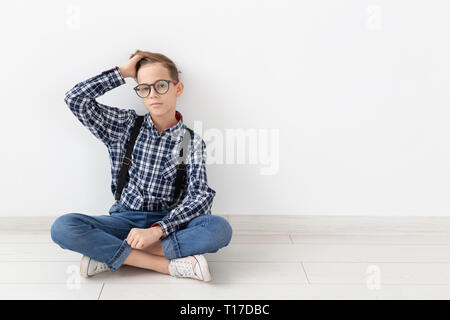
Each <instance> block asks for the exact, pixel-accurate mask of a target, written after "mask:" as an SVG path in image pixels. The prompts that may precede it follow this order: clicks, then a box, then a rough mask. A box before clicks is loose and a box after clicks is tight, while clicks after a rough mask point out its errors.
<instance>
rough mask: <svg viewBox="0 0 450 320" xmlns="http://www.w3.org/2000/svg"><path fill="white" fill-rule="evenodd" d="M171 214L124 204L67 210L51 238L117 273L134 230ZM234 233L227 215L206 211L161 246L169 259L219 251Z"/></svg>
mask: <svg viewBox="0 0 450 320" xmlns="http://www.w3.org/2000/svg"><path fill="white" fill-rule="evenodd" d="M168 213H169V211H168V210H164V211H153V212H145V211H137V210H132V209H130V208H128V207H126V206H125V205H123V204H121V203H115V204H113V205H112V207H111V208H110V209H109V215H100V216H89V215H86V214H81V213H66V214H63V215H61V216H59V217H58V218H57V219H56V220H55V221H54V222H53V224H52V227H51V237H52V240H53V241H54V242H55V243H56V244H58V245H59V246H60V247H61V248H63V249H68V250H72V251H76V252H79V253H81V254H83V255H86V256H88V257H91V258H93V259H94V260H97V261H100V262H105V263H106V264H107V265H108V267H109V268H110V270H111V271H113V272H114V271H116V270H117V269H119V268H120V267H121V265H122V264H123V262H124V261H125V259H126V258H127V257H128V255H129V254H130V252H131V250H132V248H131V246H130V245H129V244H128V243H127V241H126V240H125V239H126V238H127V236H128V233H129V232H130V230H131V229H132V228H150V227H151V225H152V224H153V223H154V222H157V221H159V220H161V219H162V218H163V217H164V216H166V215H167V214H168ZM231 235H232V228H231V226H230V224H229V223H228V221H227V220H226V219H225V218H223V217H221V216H216V215H212V214H206V215H200V216H197V217H195V218H193V219H192V220H191V221H189V222H188V223H187V225H186V227H185V228H183V229H179V230H177V231H175V232H172V233H171V234H170V235H168V236H167V237H164V238H163V239H162V240H161V246H162V250H163V252H164V256H165V258H166V259H176V258H182V257H186V256H190V255H194V254H202V253H214V252H217V251H218V250H219V249H220V248H223V247H225V246H227V245H228V244H229V242H230V241H231Z"/></svg>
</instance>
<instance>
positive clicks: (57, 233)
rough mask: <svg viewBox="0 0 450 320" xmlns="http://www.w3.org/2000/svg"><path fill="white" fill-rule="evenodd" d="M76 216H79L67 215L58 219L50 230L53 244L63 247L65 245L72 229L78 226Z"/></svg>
mask: <svg viewBox="0 0 450 320" xmlns="http://www.w3.org/2000/svg"><path fill="white" fill-rule="evenodd" d="M76 215H78V214H77V213H66V214H63V215H61V216H59V217H58V218H56V220H55V221H54V222H53V224H52V227H51V229H50V234H51V237H52V240H53V242H55V243H57V244H59V245H62V246H63V245H64V242H65V239H67V236H68V235H70V234H71V231H70V230H69V229H70V227H71V226H73V225H75V224H76V221H75V220H77V216H76Z"/></svg>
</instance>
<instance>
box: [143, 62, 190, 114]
mask: <svg viewBox="0 0 450 320" xmlns="http://www.w3.org/2000/svg"><path fill="white" fill-rule="evenodd" d="M161 79H163V80H170V81H171V82H170V83H169V90H168V91H167V92H166V93H164V94H161V95H160V94H159V93H157V92H156V91H155V88H154V87H152V88H151V92H150V94H149V95H148V97H146V98H141V99H142V102H143V103H144V105H145V107H146V108H147V110H148V111H149V112H150V114H151V115H152V116H156V117H161V116H164V115H169V114H170V115H172V114H174V113H175V110H176V102H177V97H179V96H180V95H181V94H182V93H183V88H184V85H183V83H182V82H181V81H179V82H178V83H177V84H174V82H173V80H172V78H171V77H170V75H169V70H167V69H166V68H165V67H164V66H163V65H162V64H160V63H150V64H145V65H143V66H142V67H140V68H139V71H138V73H137V78H136V81H137V83H138V84H143V83H146V84H152V83H155V82H156V81H158V80H161ZM155 102H159V103H161V104H159V105H156V106H152V105H151V104H152V103H155Z"/></svg>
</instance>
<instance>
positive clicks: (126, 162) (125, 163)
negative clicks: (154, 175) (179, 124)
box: [115, 116, 194, 208]
mask: <svg viewBox="0 0 450 320" xmlns="http://www.w3.org/2000/svg"><path fill="white" fill-rule="evenodd" d="M143 121H144V116H138V117H137V118H136V122H135V124H134V127H133V131H132V132H131V136H130V140H129V141H128V144H127V147H126V152H125V156H124V157H123V160H122V167H121V168H120V172H119V180H118V182H117V189H116V192H115V200H116V203H119V202H120V196H121V194H122V190H123V188H124V186H125V184H126V182H127V181H128V178H129V175H128V168H129V166H130V163H131V154H132V152H133V148H134V144H135V142H136V138H137V136H138V134H139V131H140V129H141V126H142V122H143ZM186 129H187V130H186V134H185V136H184V138H183V142H182V147H181V149H180V154H179V158H181V163H179V159H178V161H177V175H176V177H175V200H174V202H173V203H172V204H171V205H170V208H175V207H176V206H177V205H178V202H179V200H180V199H178V198H179V196H180V193H181V189H182V188H183V187H185V186H186V154H187V144H188V143H189V142H190V139H192V137H193V136H194V132H193V131H192V130H191V129H189V128H187V127H186ZM188 132H189V134H188ZM184 149H186V152H184Z"/></svg>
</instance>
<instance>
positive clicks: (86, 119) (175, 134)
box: [51, 50, 232, 281]
mask: <svg viewBox="0 0 450 320" xmlns="http://www.w3.org/2000/svg"><path fill="white" fill-rule="evenodd" d="M128 77H131V78H134V79H135V80H136V82H137V83H138V85H137V86H136V87H135V88H134V90H135V91H136V93H137V94H138V96H139V97H141V98H142V102H143V103H144V105H145V107H146V109H147V110H148V111H149V112H148V113H146V114H145V116H144V120H143V122H142V126H141V128H140V131H139V134H138V136H137V138H136V142H135V146H134V149H133V153H132V156H131V159H127V160H129V161H130V163H131V164H130V167H129V169H128V175H129V179H128V181H127V183H126V185H125V186H124V188H123V191H122V193H121V195H120V202H117V203H115V204H113V206H112V207H111V209H110V210H109V215H101V216H88V215H85V214H81V213H67V214H64V215H62V216H60V217H58V218H57V219H56V220H55V221H54V223H53V225H52V228H51V236H52V239H53V241H54V242H55V243H57V244H58V245H59V246H60V247H62V248H63V249H69V250H73V251H76V252H79V253H82V254H83V257H82V259H81V263H80V274H81V275H83V276H85V277H88V276H91V275H94V274H97V273H100V272H103V271H107V270H111V271H113V272H114V271H116V270H117V269H118V268H120V266H121V265H122V264H126V265H132V266H136V267H140V268H146V269H151V270H155V271H158V272H161V273H165V274H170V275H172V276H176V277H190V278H194V279H198V280H202V281H209V280H210V279H211V275H210V271H209V268H208V264H207V261H206V259H205V257H204V256H203V255H202V253H207V252H217V251H218V250H219V249H220V248H222V247H225V246H227V245H228V244H229V242H230V240H231V235H232V228H231V226H230V224H229V223H228V222H227V220H226V219H224V218H223V217H220V216H215V215H212V214H211V211H210V210H211V205H212V200H213V198H214V196H215V193H216V192H215V191H214V190H213V189H211V188H210V187H209V186H208V184H207V176H206V166H205V164H206V144H205V142H204V141H203V139H202V138H201V137H200V136H199V135H198V134H196V133H195V132H194V131H192V130H190V129H189V128H188V127H187V126H186V125H185V124H184V122H183V116H182V115H181V113H180V112H178V111H177V110H176V99H177V98H178V97H179V96H180V95H181V94H182V92H183V88H184V85H183V83H182V82H181V81H180V80H179V78H178V70H177V68H176V66H175V64H174V63H173V62H172V61H171V60H170V59H169V58H167V57H166V56H164V55H162V54H159V53H151V52H144V51H140V50H137V51H136V52H135V53H134V54H132V55H131V57H130V59H129V60H128V61H127V62H126V63H125V64H123V65H121V66H116V67H114V68H112V69H109V70H107V71H104V72H102V73H101V74H99V75H96V76H94V77H91V78H89V79H88V80H85V81H82V82H80V83H78V84H76V85H75V86H74V87H73V88H72V89H71V90H69V91H68V92H66V96H65V102H66V104H67V105H68V106H69V109H70V110H71V112H72V113H73V114H74V115H75V116H76V117H77V118H78V120H79V121H80V122H81V123H82V124H83V125H84V126H85V127H87V128H88V129H89V130H90V131H91V133H92V134H93V135H94V136H95V137H97V138H98V139H99V140H101V141H102V142H103V143H104V144H105V145H106V147H107V148H108V152H109V155H110V162H111V175H112V182H111V191H112V192H113V194H115V193H116V190H117V180H118V176H119V170H120V168H121V166H122V160H124V161H125V159H124V155H125V148H126V143H127V142H128V141H129V139H130V136H131V132H132V129H133V127H134V124H135V123H136V119H137V118H138V115H137V114H136V112H135V111H134V110H132V109H129V110H124V109H119V108H117V107H112V106H106V105H103V104H101V103H98V102H97V101H96V100H95V98H97V97H99V96H101V95H103V94H104V93H105V92H107V91H109V90H112V89H114V88H116V87H118V86H119V85H122V84H124V83H125V80H124V79H125V78H128ZM187 130H189V131H191V133H192V137H191V139H190V140H189V144H188V146H187V153H186V184H187V185H186V187H185V189H186V190H184V189H183V190H182V192H181V196H180V197H179V198H178V199H185V201H183V202H181V203H177V199H174V189H175V187H174V181H175V177H176V174H177V172H176V171H177V170H176V165H177V160H176V156H177V155H178V154H179V149H180V148H181V144H182V141H183V139H184V137H185V135H186V134H189V132H188V131H187ZM173 204H175V205H173Z"/></svg>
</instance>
